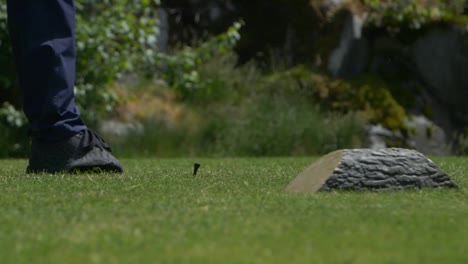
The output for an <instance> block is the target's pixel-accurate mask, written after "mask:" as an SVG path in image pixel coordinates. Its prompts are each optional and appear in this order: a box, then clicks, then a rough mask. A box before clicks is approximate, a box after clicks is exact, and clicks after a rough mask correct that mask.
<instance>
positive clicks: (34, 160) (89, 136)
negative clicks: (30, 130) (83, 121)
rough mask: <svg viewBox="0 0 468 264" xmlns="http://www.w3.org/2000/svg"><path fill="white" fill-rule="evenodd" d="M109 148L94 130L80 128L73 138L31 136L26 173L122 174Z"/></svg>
mask: <svg viewBox="0 0 468 264" xmlns="http://www.w3.org/2000/svg"><path fill="white" fill-rule="evenodd" d="M111 152H112V149H111V148H110V146H109V145H107V144H106V142H105V141H104V140H103V139H102V138H101V137H100V136H99V135H97V134H96V133H95V132H94V131H91V130H84V131H82V132H80V133H78V134H76V135H74V136H73V137H71V138H69V139H67V140H63V141H59V142H47V141H41V140H38V139H33V141H32V146H31V156H30V158H29V166H28V168H27V170H26V172H27V173H42V172H44V173H60V172H65V173H68V172H86V171H92V172H114V173H122V172H123V169H122V166H121V165H120V163H119V161H118V160H117V159H116V158H115V157H114V156H113V155H112V154H111Z"/></svg>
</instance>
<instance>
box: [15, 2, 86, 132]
mask: <svg viewBox="0 0 468 264" xmlns="http://www.w3.org/2000/svg"><path fill="white" fill-rule="evenodd" d="M7 6H8V23H9V30H10V36H11V41H12V44H13V45H12V46H13V51H14V54H15V58H16V66H17V71H18V77H19V83H20V86H21V89H22V92H23V98H24V100H23V102H24V105H23V107H24V112H25V114H26V116H27V117H28V119H29V121H30V125H31V131H32V134H33V137H34V138H36V139H40V140H48V141H49V140H50V141H55V140H61V139H65V138H69V137H71V136H73V135H75V134H76V133H78V132H80V131H82V130H84V129H85V128H86V127H85V125H84V123H83V121H82V120H81V118H80V115H79V112H78V110H77V108H76V106H75V101H74V92H73V90H74V82H75V59H76V50H75V28H74V27H75V21H74V20H75V10H74V3H73V0H7Z"/></svg>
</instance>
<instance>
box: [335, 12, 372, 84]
mask: <svg viewBox="0 0 468 264" xmlns="http://www.w3.org/2000/svg"><path fill="white" fill-rule="evenodd" d="M363 22H364V18H363V17H360V16H358V15H353V14H349V15H348V17H347V18H346V20H345V25H344V28H343V33H342V34H341V40H340V43H339V46H338V47H337V48H336V49H335V50H334V51H333V52H332V53H331V55H330V58H329V60H328V70H329V71H330V73H331V74H332V75H333V76H335V77H340V78H348V77H352V76H356V75H357V74H360V73H362V72H363V71H364V70H365V68H366V67H367V65H368V63H369V62H368V61H369V44H368V41H367V39H366V38H364V37H363V36H362V28H363Z"/></svg>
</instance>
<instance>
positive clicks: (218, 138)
mask: <svg viewBox="0 0 468 264" xmlns="http://www.w3.org/2000/svg"><path fill="white" fill-rule="evenodd" d="M236 63H237V59H236V57H235V56H234V55H232V53H228V54H226V55H224V56H214V57H212V58H211V59H209V60H206V61H205V62H203V63H201V64H200V65H198V67H197V68H196V69H197V72H198V74H199V76H200V79H201V80H204V82H200V83H199V87H198V88H197V89H196V90H193V91H192V93H191V94H190V100H183V101H182V103H183V104H184V105H185V106H186V108H185V109H184V110H183V111H187V112H189V113H190V114H185V115H183V116H185V118H175V119H172V120H167V119H164V118H162V115H164V112H163V111H161V112H160V113H159V114H158V113H152V114H150V115H148V116H147V118H146V119H145V118H143V119H141V116H140V119H139V120H140V122H142V123H143V124H144V130H143V131H137V132H135V133H131V134H130V135H129V136H128V137H127V138H124V139H120V142H119V140H117V141H116V143H117V144H115V145H114V147H115V148H116V149H117V151H119V152H120V153H124V155H127V156H153V155H158V156H165V157H167V156H181V155H182V156H187V155H206V156H211V155H216V156H265V155H269V156H272V155H274V156H288V155H317V154H323V153H325V152H328V151H331V150H335V149H337V148H351V147H360V146H362V138H361V137H362V136H363V128H364V127H365V125H364V123H363V122H362V121H361V119H360V118H358V117H357V116H356V115H354V114H353V113H349V114H337V113H326V112H323V111H322V110H321V109H320V107H319V104H318V103H317V102H315V101H314V100H313V98H312V97H311V96H308V95H307V91H304V90H303V87H301V84H300V83H299V82H298V81H297V79H295V78H288V77H284V76H286V75H282V74H280V73H276V74H264V73H262V72H261V71H260V70H259V69H258V67H257V66H255V65H254V64H247V65H243V66H236ZM279 76H282V77H279ZM283 77H284V78H283ZM158 89H159V90H158ZM168 89H170V88H168V87H166V88H165V87H164V86H158V87H156V88H154V89H150V88H146V89H144V91H145V93H146V91H149V90H154V91H155V92H154V96H156V97H158V96H159V98H160V100H164V98H171V97H170V96H167V95H166V94H167V90H168ZM172 92H175V91H174V90H172ZM135 93H139V92H138V91H135ZM140 93H141V92H140ZM161 95H164V96H161ZM138 98H142V96H136V97H135V100H138ZM179 100H180V99H179ZM132 104H133V105H135V104H138V103H137V102H133V103H132ZM161 104H162V105H170V104H169V103H168V101H167V99H166V101H163V102H161ZM172 107H174V106H172ZM164 111H168V110H164ZM175 111H180V108H177V109H176V108H173V110H172V111H170V110H169V112H175Z"/></svg>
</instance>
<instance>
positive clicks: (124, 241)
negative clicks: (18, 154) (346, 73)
mask: <svg viewBox="0 0 468 264" xmlns="http://www.w3.org/2000/svg"><path fill="white" fill-rule="evenodd" d="M312 161H313V158H261V159H197V160H195V159H146V160H137V159H133V160H123V164H124V165H125V167H126V169H127V171H126V173H125V174H123V175H107V174H101V175H93V174H79V175H26V174H24V173H23V171H24V167H25V165H26V162H25V161H16V160H15V161H13V160H4V161H0V169H1V171H0V210H1V211H0V263H468V202H467V201H468V173H467V172H468V159H466V158H439V159H436V162H438V164H439V165H440V166H441V167H442V168H443V169H444V170H446V171H447V172H448V173H449V174H451V175H452V177H453V179H454V180H455V181H456V182H457V183H458V185H459V187H460V188H458V189H457V190H415V191H406V192H398V193H396V192H395V193H320V194H289V193H285V192H284V191H283V189H284V187H285V186H286V185H287V183H288V182H289V181H290V180H291V179H292V178H294V177H295V175H297V174H298V173H299V172H300V171H302V170H303V169H304V168H305V167H307V166H308V165H309V164H310V163H311V162H312ZM194 162H199V163H201V164H202V167H201V169H200V171H199V175H198V176H197V177H193V176H192V175H191V170H192V165H193V163H194Z"/></svg>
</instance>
